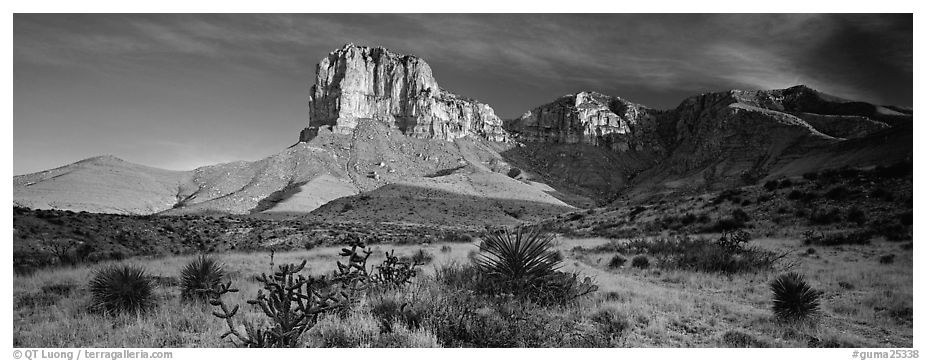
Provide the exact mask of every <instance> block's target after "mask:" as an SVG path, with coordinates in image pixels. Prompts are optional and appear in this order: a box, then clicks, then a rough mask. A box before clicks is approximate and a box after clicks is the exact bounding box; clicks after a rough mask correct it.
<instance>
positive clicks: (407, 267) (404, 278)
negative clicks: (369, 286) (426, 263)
mask: <svg viewBox="0 0 926 361" xmlns="http://www.w3.org/2000/svg"><path fill="white" fill-rule="evenodd" d="M421 265H423V263H421V262H416V261H411V262H409V261H403V260H402V259H400V258H399V257H396V256H395V250H392V251H390V252H387V253H386V259H385V260H384V261H383V263H382V264H381V265H379V266H376V274H374V275H372V276H371V277H370V280H371V281H372V282H373V283H376V284H381V285H385V286H386V287H400V286H403V285H405V284H407V283H411V282H412V278H414V277H415V276H416V275H417V274H418V270H417V267H418V266H421Z"/></svg>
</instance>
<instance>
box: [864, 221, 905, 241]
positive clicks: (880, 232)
mask: <svg viewBox="0 0 926 361" xmlns="http://www.w3.org/2000/svg"><path fill="white" fill-rule="evenodd" d="M866 228H867V232H868V233H869V234H871V235H872V236H882V237H884V239H886V240H888V241H892V242H897V241H907V240H911V239H913V237H912V235H911V234H910V232H909V230H908V227H905V226H904V225H902V224H900V222H892V221H891V220H889V219H879V220H877V221H874V222H870V223H869V224H868V226H867V227H866Z"/></svg>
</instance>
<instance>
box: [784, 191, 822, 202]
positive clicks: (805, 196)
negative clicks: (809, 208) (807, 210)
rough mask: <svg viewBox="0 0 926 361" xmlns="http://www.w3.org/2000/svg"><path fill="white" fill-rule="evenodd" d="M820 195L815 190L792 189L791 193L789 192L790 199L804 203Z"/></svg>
mask: <svg viewBox="0 0 926 361" xmlns="http://www.w3.org/2000/svg"><path fill="white" fill-rule="evenodd" d="M818 197H819V195H818V194H817V193H815V192H804V191H801V190H798V189H795V190H792V191H791V192H790V193H788V199H790V200H792V201H800V202H804V203H810V202H812V201H814V200H816V199H817V198H818Z"/></svg>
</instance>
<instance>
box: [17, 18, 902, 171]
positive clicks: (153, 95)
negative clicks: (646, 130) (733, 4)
mask: <svg viewBox="0 0 926 361" xmlns="http://www.w3.org/2000/svg"><path fill="white" fill-rule="evenodd" d="M912 24H913V21H912V15H910V14H888V15H882V14H862V15H857V14H713V15H711V14H708V15H689V14H15V15H14V27H13V33H14V46H13V53H14V79H15V81H14V92H15V93H16V94H15V95H16V96H15V98H14V101H15V108H16V109H15V112H16V117H17V119H16V120H15V121H16V126H17V129H16V131H17V134H16V137H17V141H18V144H17V152H16V159H17V163H23V162H22V161H21V159H22V158H21V156H20V155H21V154H22V155H24V156H25V155H29V154H32V153H37V152H38V153H40V152H47V151H46V150H42V149H41V147H39V146H37V145H36V144H41V143H42V141H44V142H48V143H53V142H55V138H56V137H58V138H65V137H67V136H71V137H76V136H78V135H75V134H77V133H79V134H84V133H82V132H78V130H80V129H79V128H80V126H81V124H79V123H80V122H84V124H92V125H93V126H94V127H99V129H96V128H95V131H96V132H98V133H99V134H100V136H98V137H97V138H96V139H85V140H84V142H83V143H87V144H94V145H95V146H97V147H87V148H86V149H83V150H82V151H83V152H96V151H98V150H99V149H101V147H103V145H104V144H103V143H106V142H109V143H106V145H107V146H115V145H117V144H122V143H126V141H121V140H120V139H119V138H118V137H114V139H112V140H110V139H109V138H106V136H105V135H106V133H107V132H109V133H113V132H114V131H113V129H124V128H144V129H148V128H146V127H149V126H152V125H151V124H152V122H153V124H155V126H156V127H157V128H158V129H161V128H163V129H164V133H165V134H184V135H188V136H186V137H184V138H183V141H184V142H187V143H190V142H194V143H196V147H202V148H196V147H186V148H185V147H183V146H178V145H169V144H151V145H150V147H151V149H141V148H139V149H137V150H131V151H132V152H136V153H138V154H139V156H137V157H134V158H133V157H132V156H131V155H126V157H127V158H131V159H161V160H159V161H158V162H157V163H153V164H164V165H167V166H169V167H173V168H176V167H187V166H188V165H189V164H198V163H200V162H201V161H212V160H220V159H234V158H236V157H246V156H247V155H248V154H251V153H254V154H257V155H266V154H267V153H268V152H266V150H267V149H274V147H279V146H280V144H284V145H288V144H286V143H288V139H289V138H287V139H286V140H282V141H281V140H280V137H287V134H289V133H290V132H297V131H298V130H297V129H292V128H293V127H294V125H293V124H296V125H295V126H296V127H298V125H299V124H301V123H302V122H303V119H304V117H305V114H304V113H305V105H306V103H305V96H306V94H305V92H306V91H307V89H308V87H309V86H310V85H311V82H312V80H313V75H314V71H315V64H316V63H317V62H318V60H319V59H321V58H322V57H324V56H326V55H327V54H328V52H330V51H332V50H334V49H335V48H337V47H339V46H341V45H342V44H345V43H348V42H354V43H356V44H362V45H371V46H385V47H387V48H390V49H392V50H395V51H397V52H402V53H412V54H415V55H418V56H420V57H422V58H424V59H425V60H426V61H428V63H430V64H431V66H432V68H433V69H434V72H435V76H436V77H437V80H438V82H439V83H440V84H441V86H442V87H444V88H447V89H449V90H452V91H455V92H458V93H460V94H462V95H466V96H470V97H474V98H477V99H479V100H481V101H483V102H486V103H488V104H490V105H492V107H493V108H495V109H496V111H497V112H498V113H499V114H500V115H502V116H506V117H510V116H516V115H518V114H521V113H522V112H524V111H526V110H528V109H530V108H532V107H534V106H537V105H539V104H542V103H544V102H547V101H550V100H552V98H553V97H556V96H560V95H562V94H566V93H571V92H576V91H581V90H597V91H602V92H606V93H611V94H613V95H617V96H621V97H623V98H626V99H629V100H631V101H635V102H639V103H642V104H646V105H649V106H653V107H656V108H669V107H674V106H675V105H677V104H678V103H679V102H680V101H681V100H682V98H683V97H685V96H689V95H692V94H696V93H700V92H704V91H714V90H725V89H730V88H741V89H760V88H780V87H786V86H791V85H795V84H800V83H803V84H807V85H809V86H811V87H814V88H818V89H820V90H822V91H826V92H829V93H832V94H834V95H838V96H843V97H847V98H858V99H860V100H867V101H873V102H882V103H895V104H899V105H910V104H911V103H912V97H913V95H912V87H913V82H912V71H913V55H912V48H913V43H912V27H913V25H912ZM139 113H143V114H141V115H139ZM191 124H195V125H197V126H193V127H191V126H190V125H191ZM86 126H89V125H86ZM216 127H222V129H223V130H225V131H226V132H228V134H232V135H229V136H226V137H208V136H209V135H210V134H212V133H215V130H216ZM232 128H234V129H240V130H239V131H238V132H239V133H235V132H234V131H231V130H229V129H232ZM61 129H66V131H62V130H61ZM68 133H71V134H68ZM86 133H87V134H93V132H86ZM234 134H239V135H240V136H238V137H236V136H235V135H234ZM121 135H122V134H121V133H120V136H121ZM33 138H34V139H33ZM235 138H248V139H250V138H257V139H259V140H255V145H254V146H253V147H241V146H240V144H236V142H238V143H240V139H235ZM290 138H292V137H291V136H290ZM197 139H200V140H197ZM33 140H34V141H33ZM120 141H121V142H122V143H120ZM178 141H179V140H178ZM83 143H81V142H77V141H75V142H71V143H69V144H75V146H76V145H79V144H83ZM20 144H23V146H22V147H29V148H28V149H26V148H21V147H20ZM236 146H238V148H235V147H236ZM244 148H247V149H248V152H251V153H247V152H236V151H234V149H244ZM126 149H132V148H131V147H129V146H126ZM158 149H160V150H158ZM213 150H215V151H214V152H213ZM158 152H161V153H160V154H163V156H161V157H160V158H158V157H157V156H156V154H159V153H158ZM185 152H196V153H203V154H207V155H205V156H203V158H202V159H201V160H200V161H190V162H186V163H185V161H183V160H181V158H183V156H181V154H182V153H185ZM142 154H148V155H146V156H141V155H142ZM255 157H256V155H255ZM255 157H248V159H256V158H255ZM47 158H48V157H44V158H41V159H47ZM187 158H188V159H194V157H192V156H188V157H187ZM37 159H38V158H37ZM171 159H173V160H171ZM196 159H199V158H196ZM35 167H36V168H37V167H39V166H35ZM17 169H20V166H19V165H17Z"/></svg>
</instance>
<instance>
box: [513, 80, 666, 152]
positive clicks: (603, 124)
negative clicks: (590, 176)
mask: <svg viewBox="0 0 926 361" xmlns="http://www.w3.org/2000/svg"><path fill="white" fill-rule="evenodd" d="M656 113H657V112H655V111H653V110H651V109H649V108H646V107H644V106H642V105H639V104H634V103H631V102H628V101H626V100H624V99H621V98H618V97H612V96H609V95H605V94H601V93H596V92H581V93H578V94H569V95H566V96H564V97H561V98H559V99H557V100H555V101H553V102H552V103H549V104H545V105H541V106H539V107H537V108H534V109H532V110H530V111H528V112H527V113H524V115H522V116H521V117H520V118H518V119H514V120H512V121H510V122H508V123H507V124H506V128H507V129H508V130H509V131H511V132H513V133H516V134H517V135H518V137H519V139H521V140H524V141H533V142H555V143H569V144H575V143H585V144H592V145H599V146H605V147H608V148H611V149H613V150H616V151H620V152H626V151H629V150H634V151H644V150H646V151H656V152H662V150H663V149H662V146H661V145H660V144H659V142H658V139H657V137H656V134H657V133H658V132H657V116H656Z"/></svg>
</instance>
